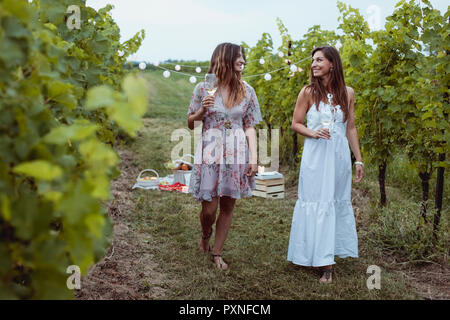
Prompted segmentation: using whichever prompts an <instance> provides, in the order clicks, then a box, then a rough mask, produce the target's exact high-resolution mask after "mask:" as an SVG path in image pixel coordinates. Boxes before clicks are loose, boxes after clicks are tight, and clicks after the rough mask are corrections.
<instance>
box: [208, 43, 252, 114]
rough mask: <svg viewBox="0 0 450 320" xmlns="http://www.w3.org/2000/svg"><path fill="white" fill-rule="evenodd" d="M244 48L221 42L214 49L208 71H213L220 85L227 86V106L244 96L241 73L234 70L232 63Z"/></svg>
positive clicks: (238, 101)
mask: <svg viewBox="0 0 450 320" xmlns="http://www.w3.org/2000/svg"><path fill="white" fill-rule="evenodd" d="M240 54H242V56H243V58H244V60H245V56H244V50H242V48H241V46H239V45H237V44H232V43H228V42H226V43H221V44H219V45H218V46H217V47H216V49H215V50H214V52H213V54H212V57H211V63H210V67H209V70H208V73H215V74H216V77H217V81H218V82H219V85H220V86H224V87H228V89H229V92H230V93H229V98H228V104H229V105H228V106H226V107H227V108H231V107H233V106H235V105H237V104H239V103H241V102H242V100H243V99H244V97H245V94H246V91H245V85H244V82H243V81H242V79H241V73H240V72H236V71H235V70H234V63H235V61H236V60H237V59H238V57H239V55H240Z"/></svg>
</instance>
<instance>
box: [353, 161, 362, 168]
mask: <svg viewBox="0 0 450 320" xmlns="http://www.w3.org/2000/svg"><path fill="white" fill-rule="evenodd" d="M358 164H359V165H361V166H363V167H364V163H362V162H361V161H355V165H358Z"/></svg>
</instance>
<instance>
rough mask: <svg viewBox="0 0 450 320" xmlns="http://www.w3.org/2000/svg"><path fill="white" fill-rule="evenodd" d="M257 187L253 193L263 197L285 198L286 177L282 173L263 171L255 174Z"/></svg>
mask: <svg viewBox="0 0 450 320" xmlns="http://www.w3.org/2000/svg"><path fill="white" fill-rule="evenodd" d="M255 184H256V189H255V190H253V192H252V193H253V195H254V196H257V197H263V198H272V199H283V198H284V177H283V175H282V174H281V173H279V172H276V171H272V172H262V173H258V174H256V176H255Z"/></svg>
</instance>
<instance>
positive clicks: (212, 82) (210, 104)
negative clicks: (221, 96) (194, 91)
mask: <svg viewBox="0 0 450 320" xmlns="http://www.w3.org/2000/svg"><path fill="white" fill-rule="evenodd" d="M205 90H206V92H207V95H206V96H205V97H204V98H203V100H202V106H203V107H204V108H205V109H206V110H211V109H212V108H214V101H215V99H216V92H217V78H216V75H215V74H214V73H207V74H206V75H205Z"/></svg>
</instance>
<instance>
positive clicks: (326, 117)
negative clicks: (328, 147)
mask: <svg viewBox="0 0 450 320" xmlns="http://www.w3.org/2000/svg"><path fill="white" fill-rule="evenodd" d="M331 122H333V113H332V112H331V108H330V106H328V105H324V108H322V110H321V111H320V123H321V124H322V125H323V127H324V128H326V129H328V131H330V125H331ZM330 134H331V133H330Z"/></svg>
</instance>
